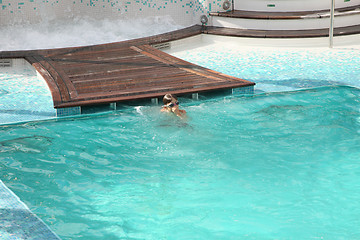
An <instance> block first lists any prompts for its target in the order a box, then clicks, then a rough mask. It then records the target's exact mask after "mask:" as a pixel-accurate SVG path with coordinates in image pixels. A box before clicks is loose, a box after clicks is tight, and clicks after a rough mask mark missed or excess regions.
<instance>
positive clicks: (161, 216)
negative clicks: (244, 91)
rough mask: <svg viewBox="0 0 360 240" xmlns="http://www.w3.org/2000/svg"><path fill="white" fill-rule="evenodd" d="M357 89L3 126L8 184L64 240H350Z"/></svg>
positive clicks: (354, 217) (185, 103)
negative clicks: (176, 113)
mask: <svg viewBox="0 0 360 240" xmlns="http://www.w3.org/2000/svg"><path fill="white" fill-rule="evenodd" d="M359 94H360V90H359V89H357V88H352V87H339V86H332V87H320V88H315V89H311V90H301V91H292V92H282V93H266V94H265V93H263V94H257V95H248V96H227V97H218V98H209V99H208V98H205V97H200V99H201V100H200V101H193V100H189V99H184V98H180V101H181V103H182V107H183V108H185V109H186V110H187V112H188V115H189V119H188V120H187V121H179V119H177V118H175V117H172V116H169V115H167V114H165V113H160V112H159V107H158V106H123V108H122V109H121V110H120V111H114V112H110V113H103V114H96V115H88V116H82V117H77V118H67V119H59V120H52V121H42V122H41V121H40V122H32V123H26V124H19V125H13V126H11V127H9V126H2V127H0V151H1V155H0V160H1V161H0V164H1V168H0V169H1V170H0V174H1V175H0V177H1V179H2V180H3V181H4V182H5V184H6V185H7V186H8V187H9V188H11V189H12V190H13V191H14V192H15V193H16V194H17V195H18V196H19V197H20V198H21V199H22V200H23V201H24V202H25V203H26V204H27V205H28V206H29V207H30V209H31V210H32V211H33V212H34V213H36V214H37V215H38V216H39V217H41V218H42V219H43V220H44V221H45V222H46V223H47V224H48V225H49V226H50V227H51V228H52V229H53V230H54V231H55V232H56V233H57V234H58V235H59V236H60V237H62V239H104V238H110V239H119V238H126V239H162V238H164V239H192V238H194V236H196V238H197V239H239V238H246V239H269V238H270V239H274V238H276V239H291V238H294V236H296V238H299V239H310V238H327V239H353V238H354V237H356V236H358V235H359V234H360V232H359V230H358V227H357V226H359V224H360V222H359V221H360V220H359V219H360V218H359V216H360V211H359V208H358V207H357V204H358V201H359V200H360V192H359V191H358V189H359V188H360V168H359V165H358V160H359V159H360V147H359V146H360V145H359V144H360V102H359ZM30 179H31V180H30ZM29 180H30V181H29Z"/></svg>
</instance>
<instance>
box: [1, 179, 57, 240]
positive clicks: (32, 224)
mask: <svg viewBox="0 0 360 240" xmlns="http://www.w3.org/2000/svg"><path fill="white" fill-rule="evenodd" d="M0 238H1V239H9V240H12V239H14V240H15V239H47V240H60V238H59V237H58V236H57V235H56V234H55V233H54V232H53V231H52V230H51V229H50V228H49V227H48V226H47V225H46V224H45V223H44V222H43V221H42V220H41V219H40V218H39V217H37V216H36V215H35V214H33V213H32V212H31V211H30V209H29V208H28V207H27V206H26V205H25V204H24V203H23V202H22V201H21V200H20V199H19V197H17V196H16V195H15V194H14V193H13V192H12V191H11V190H10V189H9V188H8V187H6V186H5V184H4V183H3V182H2V181H1V180H0Z"/></svg>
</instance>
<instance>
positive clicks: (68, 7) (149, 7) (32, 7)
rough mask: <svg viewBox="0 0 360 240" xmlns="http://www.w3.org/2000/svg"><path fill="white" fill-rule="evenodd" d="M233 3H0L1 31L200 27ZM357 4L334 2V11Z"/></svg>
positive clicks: (306, 3)
mask: <svg viewBox="0 0 360 240" xmlns="http://www.w3.org/2000/svg"><path fill="white" fill-rule="evenodd" d="M225 1H229V2H230V3H231V2H232V0H126V1H119V0H0V28H1V27H4V26H8V25H21V24H34V23H39V22H44V21H48V22H51V21H64V20H69V19H70V20H71V19H78V18H80V19H82V18H92V19H96V20H103V19H105V18H106V19H137V18H146V17H149V16H159V17H161V16H171V18H172V19H173V20H174V22H175V23H176V24H180V25H184V26H188V25H193V24H200V16H201V15H204V14H205V15H208V14H209V12H217V11H224V10H223V3H224V2H225ZM358 4H360V0H341V1H339V0H337V1H336V2H335V6H336V8H340V7H348V6H354V5H358ZM234 7H235V9H238V10H252V11H279V12H281V11H307V10H324V9H330V0H316V1H313V0H234Z"/></svg>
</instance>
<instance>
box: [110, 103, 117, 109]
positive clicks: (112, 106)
mask: <svg viewBox="0 0 360 240" xmlns="http://www.w3.org/2000/svg"><path fill="white" fill-rule="evenodd" d="M110 109H112V110H116V102H113V103H110Z"/></svg>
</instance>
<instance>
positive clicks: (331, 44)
mask: <svg viewBox="0 0 360 240" xmlns="http://www.w3.org/2000/svg"><path fill="white" fill-rule="evenodd" d="M334 9H335V0H331V6H330V27H329V48H333V45H334V40H333V38H334Z"/></svg>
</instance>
